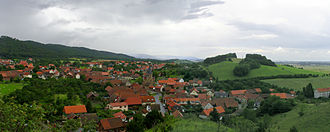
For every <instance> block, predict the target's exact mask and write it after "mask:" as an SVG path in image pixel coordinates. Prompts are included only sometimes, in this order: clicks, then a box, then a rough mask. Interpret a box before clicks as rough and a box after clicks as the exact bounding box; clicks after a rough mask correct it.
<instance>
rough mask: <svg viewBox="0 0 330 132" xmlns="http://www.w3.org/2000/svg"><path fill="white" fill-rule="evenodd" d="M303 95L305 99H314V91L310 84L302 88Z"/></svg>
mask: <svg viewBox="0 0 330 132" xmlns="http://www.w3.org/2000/svg"><path fill="white" fill-rule="evenodd" d="M303 93H304V95H305V97H307V98H314V89H313V86H312V84H311V83H309V84H308V85H307V86H306V87H304V88H303Z"/></svg>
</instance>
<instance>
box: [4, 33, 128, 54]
mask: <svg viewBox="0 0 330 132" xmlns="http://www.w3.org/2000/svg"><path fill="white" fill-rule="evenodd" d="M0 57H3V58H27V57H32V58H98V59H134V57H131V56H128V55H125V54H117V53H112V52H106V51H97V50H92V49H88V48H84V47H69V46H64V45H59V44H42V43H38V42H34V41H21V40H18V39H14V38H11V37H7V36H1V38H0Z"/></svg>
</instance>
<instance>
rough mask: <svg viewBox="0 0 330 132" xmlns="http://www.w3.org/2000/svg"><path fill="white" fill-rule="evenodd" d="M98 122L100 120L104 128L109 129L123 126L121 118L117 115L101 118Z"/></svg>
mask: <svg viewBox="0 0 330 132" xmlns="http://www.w3.org/2000/svg"><path fill="white" fill-rule="evenodd" d="M100 122H101V125H102V127H103V129H104V130H111V129H115V128H120V127H124V126H125V125H124V123H123V122H122V120H121V119H120V118H118V117H117V118H107V119H102V120H100Z"/></svg>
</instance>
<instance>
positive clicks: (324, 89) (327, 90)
mask: <svg viewBox="0 0 330 132" xmlns="http://www.w3.org/2000/svg"><path fill="white" fill-rule="evenodd" d="M317 91H319V92H329V91H330V88H318V89H317Z"/></svg>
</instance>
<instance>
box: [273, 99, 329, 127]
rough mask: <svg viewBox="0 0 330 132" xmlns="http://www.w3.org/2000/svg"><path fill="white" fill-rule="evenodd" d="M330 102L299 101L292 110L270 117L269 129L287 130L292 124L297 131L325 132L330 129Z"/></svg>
mask: <svg viewBox="0 0 330 132" xmlns="http://www.w3.org/2000/svg"><path fill="white" fill-rule="evenodd" d="M329 109H330V103H329V102H326V103H321V104H305V103H299V104H298V105H297V106H296V107H295V108H294V109H293V110H291V111H289V112H287V113H283V114H279V115H276V116H273V117H272V127H271V131H277V132H287V131H289V130H290V129H291V128H292V127H293V126H295V127H296V128H297V130H298V131H299V132H325V131H328V130H330V124H329V123H330V122H329V120H330V111H329Z"/></svg>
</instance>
